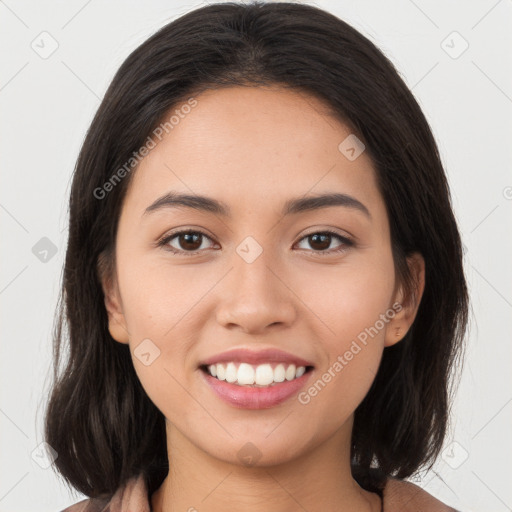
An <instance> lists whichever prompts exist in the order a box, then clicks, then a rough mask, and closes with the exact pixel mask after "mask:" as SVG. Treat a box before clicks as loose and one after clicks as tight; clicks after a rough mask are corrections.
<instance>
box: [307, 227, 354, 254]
mask: <svg viewBox="0 0 512 512" xmlns="http://www.w3.org/2000/svg"><path fill="white" fill-rule="evenodd" d="M333 239H337V240H338V241H339V242H341V243H339V244H338V247H336V248H334V249H330V250H327V249H329V247H330V245H331V243H332V241H333ZM304 240H306V241H307V242H308V245H309V246H310V247H311V248H312V249H313V253H318V255H321V256H323V255H324V254H325V255H329V254H333V253H340V252H344V251H346V250H348V248H349V247H352V246H353V245H354V242H352V240H350V239H349V238H347V237H344V236H341V235H339V234H338V233H335V232H333V231H320V232H316V233H310V234H309V235H306V236H305V237H303V238H302V239H301V241H300V242H299V243H301V242H302V241H304Z"/></svg>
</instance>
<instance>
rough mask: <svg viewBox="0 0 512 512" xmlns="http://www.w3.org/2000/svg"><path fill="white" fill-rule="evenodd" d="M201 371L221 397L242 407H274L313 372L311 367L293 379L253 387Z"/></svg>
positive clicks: (297, 388)
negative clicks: (220, 378)
mask: <svg viewBox="0 0 512 512" xmlns="http://www.w3.org/2000/svg"><path fill="white" fill-rule="evenodd" d="M200 372H201V374H202V375H203V378H204V379H205V380H206V382H207V383H208V384H209V385H210V387H211V388H212V390H213V391H214V392H215V393H216V394H217V396H218V397H219V398H222V400H224V401H225V402H227V403H228V404H230V405H232V406H234V407H238V408H240V409H268V408H270V407H274V406H276V405H278V404H280V403H282V402H284V401H286V400H288V399H289V398H290V397H291V396H293V395H294V394H295V393H297V392H298V391H299V390H300V389H301V388H302V387H303V386H304V385H305V383H306V381H307V380H308V379H309V377H310V375H311V373H313V371H312V369H311V370H309V371H307V372H306V373H304V375H301V376H300V377H298V378H296V379H293V380H289V381H288V380H285V381H284V382H280V383H278V384H275V385H274V386H269V387H266V388H252V387H249V386H238V385H236V384H231V383H229V382H226V381H225V380H219V379H217V378H215V377H212V376H211V375H210V374H209V373H208V372H205V371H203V370H200Z"/></svg>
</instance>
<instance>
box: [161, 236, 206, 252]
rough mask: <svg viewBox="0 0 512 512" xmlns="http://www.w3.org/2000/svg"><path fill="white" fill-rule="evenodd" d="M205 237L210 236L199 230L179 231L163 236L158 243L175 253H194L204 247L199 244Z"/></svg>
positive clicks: (201, 243)
mask: <svg viewBox="0 0 512 512" xmlns="http://www.w3.org/2000/svg"><path fill="white" fill-rule="evenodd" d="M205 239H207V240H210V237H209V236H207V235H206V234H205V233H203V232H201V231H190V230H189V231H179V232H177V233H173V234H171V235H169V236H167V237H165V238H163V239H162V240H161V241H160V242H159V244H158V245H160V246H163V247H165V248H166V249H168V250H169V251H171V252H173V253H176V254H179V253H183V254H187V253H188V254H195V253H197V252H200V250H202V249H204V247H201V246H202V245H203V242H204V240H205Z"/></svg>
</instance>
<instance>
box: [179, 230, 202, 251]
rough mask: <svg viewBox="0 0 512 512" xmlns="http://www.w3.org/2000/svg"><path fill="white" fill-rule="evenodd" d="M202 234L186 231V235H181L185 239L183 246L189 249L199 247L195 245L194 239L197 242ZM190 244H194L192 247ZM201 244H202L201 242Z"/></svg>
mask: <svg viewBox="0 0 512 512" xmlns="http://www.w3.org/2000/svg"><path fill="white" fill-rule="evenodd" d="M200 236H201V235H199V234H198V233H185V234H184V235H181V237H182V240H185V243H184V244H182V247H183V248H188V249H197V247H195V245H194V240H193V239H195V243H196V244H197V239H198V238H199V237H200ZM191 239H192V240H191ZM190 245H192V247H190ZM199 245H201V244H199Z"/></svg>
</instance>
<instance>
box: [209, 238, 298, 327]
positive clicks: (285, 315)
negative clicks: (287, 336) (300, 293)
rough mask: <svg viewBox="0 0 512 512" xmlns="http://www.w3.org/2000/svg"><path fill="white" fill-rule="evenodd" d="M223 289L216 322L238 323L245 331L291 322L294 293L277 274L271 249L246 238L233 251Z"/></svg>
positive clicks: (293, 311) (253, 239)
mask: <svg viewBox="0 0 512 512" xmlns="http://www.w3.org/2000/svg"><path fill="white" fill-rule="evenodd" d="M231 266H232V268H233V269H232V272H230V274H229V276H228V279H227V282H226V284H225V286H226V287H227V288H225V290H224V291H225V295H224V297H225V299H224V300H221V302H220V305H219V308H218V321H219V322H220V323H223V324H225V325H227V324H237V325H239V326H240V327H242V328H243V329H244V330H248V331H249V330H258V329H261V328H264V327H266V326H267V325H270V324H275V323H288V322H291V321H292V320H293V317H294V313H295V309H294V305H293V294H292V293H291V292H290V291H289V290H288V288H287V287H286V286H284V284H283V283H282V282H281V281H280V279H279V278H278V277H277V276H278V275H279V271H278V266H279V265H278V264H277V265H276V260H275V254H274V251H273V249H272V248H265V249H264V247H263V246H262V245H261V244H260V243H259V242H258V241H257V240H256V238H255V237H252V236H248V237H246V238H245V239H243V240H242V242H240V244H239V245H238V246H237V247H236V248H235V252H234V253H233V258H232V265H231Z"/></svg>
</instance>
